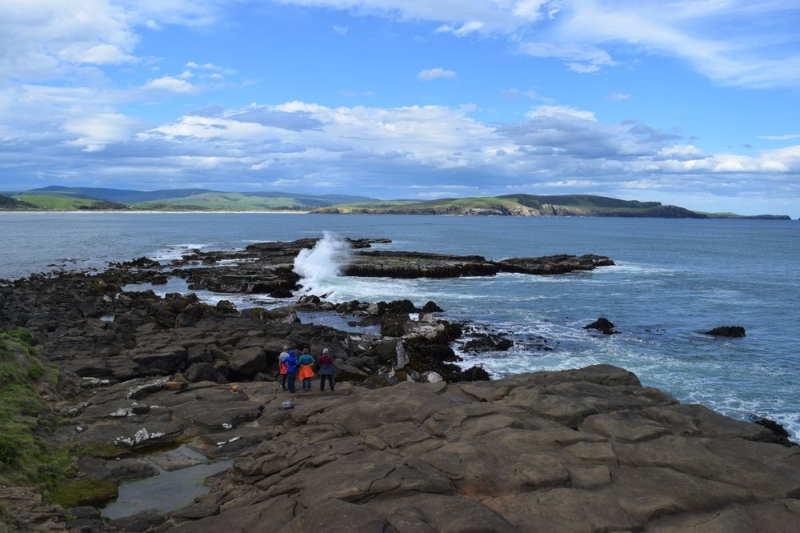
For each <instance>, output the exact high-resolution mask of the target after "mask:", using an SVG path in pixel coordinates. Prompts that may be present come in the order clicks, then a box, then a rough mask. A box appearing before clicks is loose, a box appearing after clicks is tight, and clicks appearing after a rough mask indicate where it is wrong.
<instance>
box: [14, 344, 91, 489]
mask: <svg viewBox="0 0 800 533" xmlns="http://www.w3.org/2000/svg"><path fill="white" fill-rule="evenodd" d="M29 340H30V333H28V332H27V330H22V329H17V330H14V331H8V332H0V485H19V486H28V487H36V488H39V489H42V490H44V491H45V493H47V492H48V491H51V490H53V489H54V488H56V487H57V486H59V485H60V484H61V483H63V481H64V479H67V478H69V477H70V476H72V475H74V472H75V468H74V458H73V456H72V454H71V453H70V450H68V449H67V448H66V447H64V446H59V445H58V444H56V443H53V442H52V439H51V436H52V433H53V430H54V429H55V428H56V426H57V425H58V421H59V417H58V414H57V413H56V412H55V411H54V409H53V408H52V407H51V406H50V405H49V404H48V403H47V402H46V401H44V400H43V399H42V398H41V397H40V396H39V393H38V392H37V390H39V389H40V388H45V387H47V388H49V389H51V390H52V389H53V388H54V387H55V385H56V382H57V379H58V370H57V368H56V367H53V366H52V365H47V364H44V363H43V362H42V361H40V360H39V359H38V358H37V357H36V356H35V355H34V350H33V348H32V347H31V346H30V344H28V341H29Z"/></svg>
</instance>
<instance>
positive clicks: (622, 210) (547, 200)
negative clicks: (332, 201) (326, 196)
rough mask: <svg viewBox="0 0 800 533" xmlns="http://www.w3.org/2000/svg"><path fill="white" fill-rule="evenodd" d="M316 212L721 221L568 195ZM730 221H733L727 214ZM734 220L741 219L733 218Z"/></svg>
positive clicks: (650, 205)
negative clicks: (703, 219) (699, 219)
mask: <svg viewBox="0 0 800 533" xmlns="http://www.w3.org/2000/svg"><path fill="white" fill-rule="evenodd" d="M312 213H340V214H348V213H368V214H379V213H384V214H410V215H483V216H592V217H644V218H717V217H716V216H715V215H714V214H709V213H698V212H695V211H691V210H689V209H685V208H683V207H677V206H673V205H662V204H661V203H660V202H640V201H637V200H619V199H616V198H607V197H604V196H592V195H581V194H567V195H556V196H538V195H533V194H510V195H505V196H486V197H476V198H448V199H440V200H431V201H428V202H416V203H406V202H394V203H392V202H383V203H380V204H376V203H374V202H368V203H363V202H358V203H350V204H344V205H335V206H330V207H322V208H319V209H315V210H314V211H312ZM725 217H726V218H732V216H731V215H730V214H725ZM733 217H737V216H736V215H733ZM737 218H775V219H785V220H791V219H790V217H788V216H785V215H761V216H757V217H746V216H738V217H737Z"/></svg>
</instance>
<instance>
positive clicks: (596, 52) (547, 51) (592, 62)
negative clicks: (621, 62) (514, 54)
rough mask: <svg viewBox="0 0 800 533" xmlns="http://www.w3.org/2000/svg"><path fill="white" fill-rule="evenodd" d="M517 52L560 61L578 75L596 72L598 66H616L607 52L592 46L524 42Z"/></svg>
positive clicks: (598, 68)
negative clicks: (564, 62)
mask: <svg viewBox="0 0 800 533" xmlns="http://www.w3.org/2000/svg"><path fill="white" fill-rule="evenodd" d="M519 51H520V52H522V53H523V54H526V55H530V56H535V57H554V58H557V59H562V60H564V61H566V62H567V66H568V67H569V69H570V70H573V71H575V72H580V73H587V72H596V71H598V70H600V66H610V65H616V62H615V61H614V60H612V59H611V56H610V55H609V54H608V53H607V52H605V51H603V50H601V49H599V48H597V47H594V46H584V45H576V44H568V45H558V44H553V43H542V42H536V43H531V42H526V43H521V44H520V45H519Z"/></svg>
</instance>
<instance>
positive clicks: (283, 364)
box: [278, 345, 289, 390]
mask: <svg viewBox="0 0 800 533" xmlns="http://www.w3.org/2000/svg"><path fill="white" fill-rule="evenodd" d="M287 357H289V347H288V346H286V345H284V347H283V351H282V352H281V354H280V355H279V356H278V366H279V368H280V371H279V374H278V375H279V376H280V377H281V388H282V389H283V390H286V358H287Z"/></svg>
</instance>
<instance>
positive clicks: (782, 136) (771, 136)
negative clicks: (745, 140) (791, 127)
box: [758, 133, 800, 141]
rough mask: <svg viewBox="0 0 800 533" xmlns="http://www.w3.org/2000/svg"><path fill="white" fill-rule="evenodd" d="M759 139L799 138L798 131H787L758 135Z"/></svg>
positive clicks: (783, 139)
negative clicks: (778, 133) (777, 133)
mask: <svg viewBox="0 0 800 533" xmlns="http://www.w3.org/2000/svg"><path fill="white" fill-rule="evenodd" d="M758 138H759V139H766V140H768V141H791V140H792V139H800V134H798V133H787V134H786V135H759V136H758Z"/></svg>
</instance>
